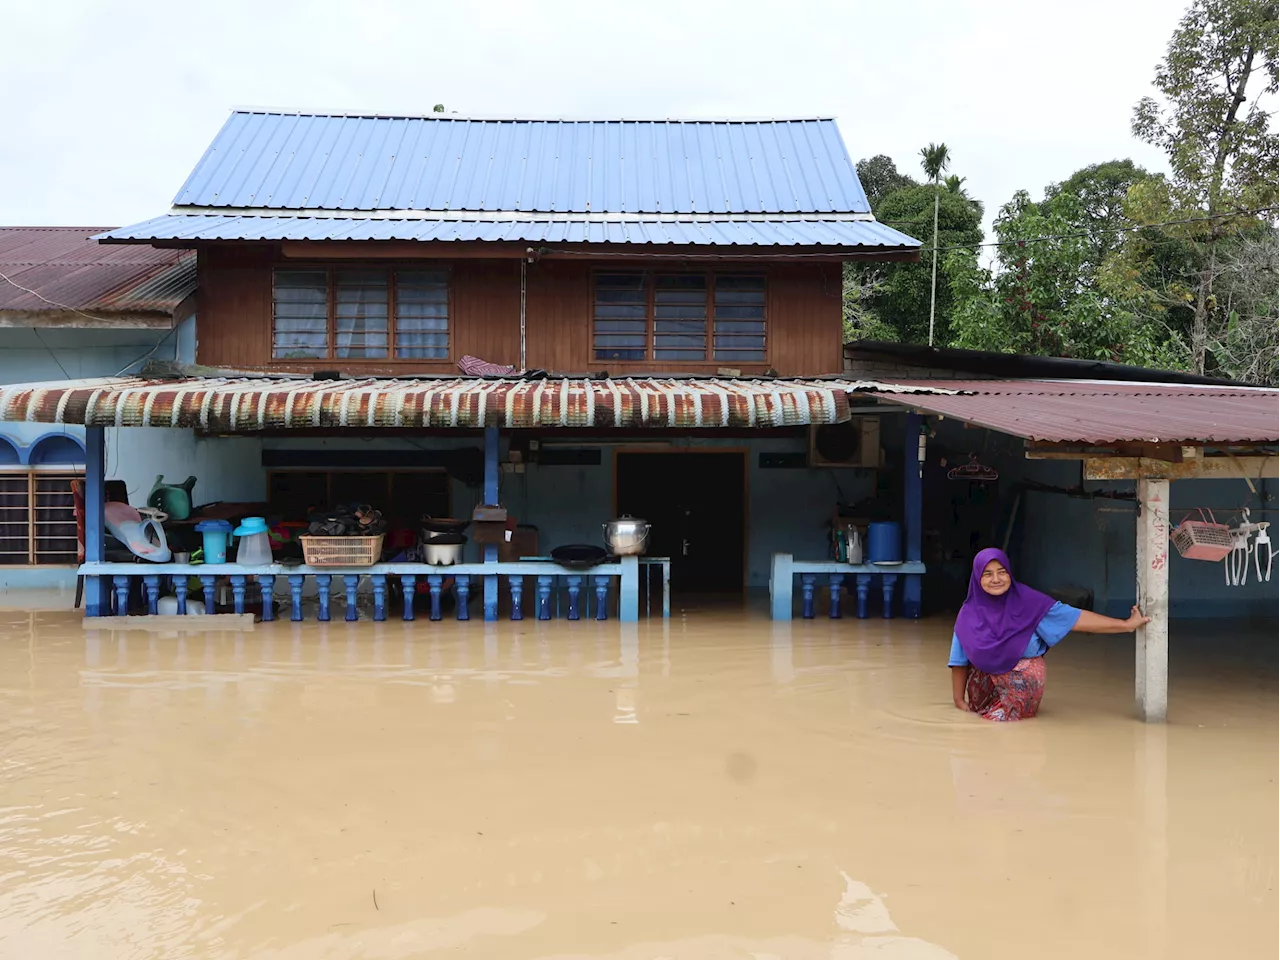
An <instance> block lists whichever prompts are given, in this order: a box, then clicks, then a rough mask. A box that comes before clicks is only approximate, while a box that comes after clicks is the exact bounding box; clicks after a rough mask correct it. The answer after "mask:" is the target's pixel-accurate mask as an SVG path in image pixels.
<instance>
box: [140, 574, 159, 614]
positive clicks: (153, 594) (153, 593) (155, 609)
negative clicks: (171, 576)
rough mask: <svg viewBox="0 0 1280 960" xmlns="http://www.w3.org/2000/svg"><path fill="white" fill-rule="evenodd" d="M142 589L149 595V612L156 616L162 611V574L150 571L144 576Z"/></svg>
mask: <svg viewBox="0 0 1280 960" xmlns="http://www.w3.org/2000/svg"><path fill="white" fill-rule="evenodd" d="M142 589H143V592H144V593H145V594H146V595H147V613H149V614H151V616H153V617H154V616H155V615H156V614H157V613H159V612H160V610H159V603H160V574H158V573H149V574H147V575H146V576H145V577H143V578H142Z"/></svg>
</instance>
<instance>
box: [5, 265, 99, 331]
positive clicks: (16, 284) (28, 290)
mask: <svg viewBox="0 0 1280 960" xmlns="http://www.w3.org/2000/svg"><path fill="white" fill-rule="evenodd" d="M0 280H3V281H4V282H5V283H7V284H9V285H10V286H13V287H17V288H18V289H19V290H21V291H22V292H23V293H29V294H31V296H33V297H35V298H36V299H38V300H43V301H44V302H45V303H47V304H49V305H50V306H52V307H57V308H58V309H59V310H68V311H70V312H71V313H75V314H78V315H80V316H82V317H85V318H86V319H89V320H96V321H98V322H99V323H115V322H116V321H115V320H112V319H111V318H110V317H95V316H94V315H93V314H91V313H85V312H84V311H83V310H77V309H76V308H75V307H73V306H71V305H70V304H66V303H59V302H58V301H57V300H50V299H49V298H48V297H46V296H45V295H44V294H43V293H41V292H40V291H38V290H32V289H31V288H30V287H24V286H23V285H22V284H20V283H19V282H18V281H17V280H15V279H13V277H11V276H9V275H8V274H6V273H2V272H0Z"/></svg>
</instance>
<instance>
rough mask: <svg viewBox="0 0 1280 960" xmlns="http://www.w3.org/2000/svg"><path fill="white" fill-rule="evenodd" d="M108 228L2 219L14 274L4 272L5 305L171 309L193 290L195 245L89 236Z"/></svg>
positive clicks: (3, 245) (1, 253)
mask: <svg viewBox="0 0 1280 960" xmlns="http://www.w3.org/2000/svg"><path fill="white" fill-rule="evenodd" d="M104 229H108V228H105V227H0V273H3V274H5V275H6V276H8V277H10V278H12V280H13V283H6V282H4V281H3V280H0V310H12V311H17V310H21V311H24V312H26V311H41V312H56V311H59V310H61V309H63V308H64V307H60V306H55V305H54V304H51V303H49V302H47V301H48V300H52V301H54V303H56V304H61V305H64V306H65V307H66V308H70V309H72V310H81V311H85V312H87V313H117V314H118V313H172V312H173V310H174V308H176V307H177V306H178V304H180V303H181V302H182V301H183V300H184V299H186V298H187V296H189V295H190V294H191V292H192V291H193V290H195V288H196V257H195V254H194V253H193V252H191V251H189V250H174V249H168V250H158V249H155V248H150V247H125V246H104V245H102V244H100V243H96V242H95V241H94V240H93V239H92V238H93V236H94V235H95V234H98V233H101V232H102V231H103V230H104ZM15 284H20V285H21V286H23V287H27V288H29V289H31V290H35V291H36V292H37V293H38V294H39V295H40V296H36V295H34V294H31V293H27V292H26V291H24V290H21V289H19V288H18V286H15ZM40 297H45V298H47V300H42V299H40Z"/></svg>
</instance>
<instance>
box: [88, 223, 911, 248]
mask: <svg viewBox="0 0 1280 960" xmlns="http://www.w3.org/2000/svg"><path fill="white" fill-rule="evenodd" d="M98 239H101V240H117V241H133V242H147V241H159V240H182V241H193V242H194V241H201V240H269V241H279V240H456V241H503V240H505V241H512V242H519V243H631V244H693V245H699V246H701V245H729V246H774V247H776V246H831V247H841V248H849V247H892V248H907V249H912V250H914V249H917V248H918V247H919V246H920V241H919V240H914V239H912V238H911V237H908V236H907V235H906V234H904V233H899V232H898V231H897V230H894V229H892V228H891V227H886V226H885V225H884V224H882V223H877V222H876V221H874V220H815V219H756V220H752V219H733V220H728V219H724V220H721V219H680V220H674V219H673V220H658V219H643V218H637V219H630V218H628V219H625V220H601V219H589V218H587V217H569V218H558V219H554V220H552V219H545V220H542V219H526V218H524V217H521V218H519V219H496V218H487V219H471V220H466V219H457V218H447V219H442V218H431V219H423V218H412V219H392V218H388V217H299V216H284V217H269V216H216V215H170V216H165V217H157V218H155V219H154V220H148V221H146V222H145V223H139V224H136V225H134V226H132V227H122V228H120V229H119V230H112V231H111V232H110V233H104V234H102V235H101V236H100V237H99V238H98Z"/></svg>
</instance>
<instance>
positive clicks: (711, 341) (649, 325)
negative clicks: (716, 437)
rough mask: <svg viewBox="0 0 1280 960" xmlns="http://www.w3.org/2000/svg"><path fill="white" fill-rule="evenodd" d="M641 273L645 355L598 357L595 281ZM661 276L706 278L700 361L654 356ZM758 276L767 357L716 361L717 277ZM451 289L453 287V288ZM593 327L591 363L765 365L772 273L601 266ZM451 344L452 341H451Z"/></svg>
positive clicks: (595, 272) (593, 304) (593, 274)
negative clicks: (636, 357) (761, 286)
mask: <svg viewBox="0 0 1280 960" xmlns="http://www.w3.org/2000/svg"><path fill="white" fill-rule="evenodd" d="M637 273H638V274H642V275H643V276H644V279H645V325H646V326H645V332H646V338H645V356H644V358H642V359H640V360H608V359H600V358H597V357H596V345H595V344H596V341H595V336H596V303H597V302H598V301H597V300H596V284H597V281H598V279H599V277H600V275H601V274H615V275H616V274H637ZM660 276H663V277H670V276H685V277H687V276H703V277H706V279H707V298H706V315H707V330H706V338H707V339H706V349H705V351H704V354H703V358H702V359H701V360H658V359H656V358H655V357H654V350H655V346H654V344H655V340H656V336H657V318H656V316H655V306H656V304H655V301H656V292H657V287H658V285H657V283H656V282H655V281H656V279H657V278H658V277H660ZM743 276H751V277H759V278H760V279H761V280H762V281H764V317H763V322H764V358H763V359H761V360H717V359H715V353H716V345H715V323H716V319H715V299H716V279H717V278H719V277H743ZM450 290H451V292H452V287H451V288H450ZM590 320H591V330H590V338H591V341H590V348H589V349H590V354H591V362H592V363H607V364H609V365H611V366H612V365H618V366H629V367H634V366H643V365H649V366H652V365H654V364H659V365H661V366H664V367H674V366H682V365H691V366H696V367H733V366H735V365H737V364H746V365H748V366H751V365H754V366H763V365H765V364H768V363H769V362H770V355H769V354H770V350H771V349H772V343H773V341H772V338H771V337H770V336H769V274H768V272H767V271H763V270H724V269H713V270H652V269H646V268H643V267H642V268H628V267H616V268H607V267H598V268H596V269H594V270H592V272H591V317H590ZM450 343H452V340H451V341H450Z"/></svg>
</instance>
